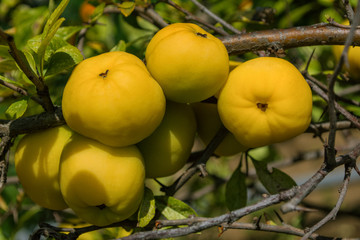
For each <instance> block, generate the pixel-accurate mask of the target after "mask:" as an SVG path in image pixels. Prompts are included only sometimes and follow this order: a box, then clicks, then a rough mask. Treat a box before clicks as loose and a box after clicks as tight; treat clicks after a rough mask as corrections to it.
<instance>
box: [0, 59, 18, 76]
mask: <svg viewBox="0 0 360 240" xmlns="http://www.w3.org/2000/svg"><path fill="white" fill-rule="evenodd" d="M16 69H17V66H16V63H15V61H14V60H13V59H4V60H0V73H3V72H10V71H12V70H16Z"/></svg>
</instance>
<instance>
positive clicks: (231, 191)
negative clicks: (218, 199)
mask: <svg viewBox="0 0 360 240" xmlns="http://www.w3.org/2000/svg"><path fill="white" fill-rule="evenodd" d="M245 180H246V175H245V174H244V173H242V172H241V171H240V169H236V170H235V171H234V173H233V174H232V176H231V177H230V179H229V181H228V182H227V184H226V188H225V202H226V206H227V207H228V209H229V210H230V211H232V210H235V209H239V208H242V207H245V206H246V202H247V188H246V182H245Z"/></svg>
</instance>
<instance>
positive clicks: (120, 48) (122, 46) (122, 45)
mask: <svg viewBox="0 0 360 240" xmlns="http://www.w3.org/2000/svg"><path fill="white" fill-rule="evenodd" d="M114 51H122V52H125V51H126V43H125V41H124V40H120V41H119V42H118V44H116V45H115V46H114V47H113V48H112V49H111V50H110V52H114Z"/></svg>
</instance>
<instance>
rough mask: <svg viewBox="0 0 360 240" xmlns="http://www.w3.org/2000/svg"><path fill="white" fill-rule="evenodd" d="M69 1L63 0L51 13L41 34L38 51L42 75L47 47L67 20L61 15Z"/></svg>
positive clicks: (41, 73)
mask: <svg viewBox="0 0 360 240" xmlns="http://www.w3.org/2000/svg"><path fill="white" fill-rule="evenodd" d="M69 1H70V0H62V1H61V2H60V4H59V6H58V7H57V8H56V9H55V10H54V12H53V13H51V15H50V17H49V19H48V20H47V22H46V24H45V27H44V31H43V33H42V35H41V43H40V46H39V48H38V49H37V52H36V53H37V54H38V57H39V63H40V75H41V76H43V69H44V56H45V51H46V48H47V47H48V45H49V43H50V41H51V39H52V38H53V37H54V36H55V33H56V32H57V30H58V29H59V28H60V26H61V24H62V23H63V22H64V21H65V18H59V17H60V15H61V14H62V13H63V11H64V10H65V8H66V6H67V4H68V3H69Z"/></svg>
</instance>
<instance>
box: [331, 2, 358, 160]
mask: <svg viewBox="0 0 360 240" xmlns="http://www.w3.org/2000/svg"><path fill="white" fill-rule="evenodd" d="M359 4H360V1H359ZM359 9H360V8H359ZM359 21H360V14H359V13H357V14H356V15H355V18H354V22H353V24H352V25H351V29H350V32H349V35H348V36H347V38H346V41H345V46H344V49H343V52H342V54H341V57H340V60H339V62H338V64H337V65H336V67H335V70H334V73H333V74H332V75H331V77H330V79H329V86H328V113H329V122H330V131H329V138H328V144H327V146H326V147H325V151H326V155H325V156H326V159H325V161H327V162H328V163H329V164H330V165H334V164H335V155H336V150H335V138H336V121H337V116H336V110H335V92H334V86H335V82H336V79H337V76H338V74H339V73H340V71H341V69H342V67H343V63H344V61H347V53H348V50H349V46H350V45H351V43H352V41H353V38H354V35H355V31H356V26H357V25H358V23H359Z"/></svg>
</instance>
